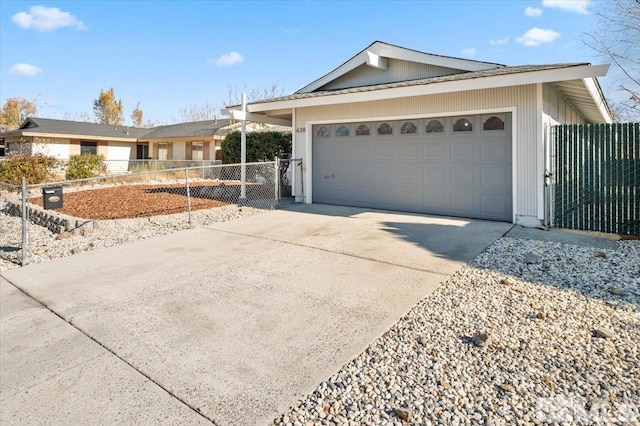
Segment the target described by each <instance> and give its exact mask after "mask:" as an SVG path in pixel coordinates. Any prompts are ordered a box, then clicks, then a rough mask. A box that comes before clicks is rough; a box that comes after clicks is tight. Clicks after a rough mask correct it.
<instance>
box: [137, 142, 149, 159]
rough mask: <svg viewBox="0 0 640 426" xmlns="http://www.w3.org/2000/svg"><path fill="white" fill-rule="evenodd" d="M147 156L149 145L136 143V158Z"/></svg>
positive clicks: (145, 157)
mask: <svg viewBox="0 0 640 426" xmlns="http://www.w3.org/2000/svg"><path fill="white" fill-rule="evenodd" d="M147 158H149V145H146V144H138V145H136V159H137V160H146V159H147Z"/></svg>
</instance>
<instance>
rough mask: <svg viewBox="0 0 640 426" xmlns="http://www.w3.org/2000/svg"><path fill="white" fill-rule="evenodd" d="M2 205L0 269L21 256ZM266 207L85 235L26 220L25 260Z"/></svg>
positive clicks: (16, 225)
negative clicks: (59, 231)
mask: <svg viewBox="0 0 640 426" xmlns="http://www.w3.org/2000/svg"><path fill="white" fill-rule="evenodd" d="M3 207H4V205H3V201H2V199H0V271H4V270H7V269H13V268H19V267H20V263H21V260H22V249H21V244H22V219H21V218H19V217H15V216H10V215H8V214H6V213H4V212H3ZM266 211H268V210H261V209H255V208H252V207H246V206H244V207H238V206H235V205H231V206H224V207H217V208H213V209H208V210H196V211H194V212H192V214H191V218H192V225H189V223H188V222H187V215H186V214H185V215H183V216H182V215H170V216H167V217H156V218H152V220H150V221H145V222H143V223H134V224H131V225H129V226H118V227H111V228H105V229H94V230H93V231H92V232H90V233H87V234H86V235H82V233H78V234H76V235H74V234H72V233H69V232H64V233H61V234H54V233H52V232H51V231H49V230H48V229H46V228H44V227H42V226H39V225H35V224H33V223H31V222H29V224H28V227H27V235H28V237H27V244H28V246H27V247H28V251H27V264H34V263H42V262H46V261H49V260H51V259H56V258H60V257H65V256H70V255H73V254H78V253H82V252H85V251H89V250H95V249H99V248H104V247H111V246H115V245H118V244H124V243H127V242H130V241H135V240H141V239H146V238H152V237H155V236H158V235H166V234H171V233H173V232H179V231H183V230H185V229H190V228H193V227H197V226H202V225H208V224H210V223H214V222H226V221H229V220H235V219H239V218H241V217H245V216H252V215H255V214H260V213H262V212H266Z"/></svg>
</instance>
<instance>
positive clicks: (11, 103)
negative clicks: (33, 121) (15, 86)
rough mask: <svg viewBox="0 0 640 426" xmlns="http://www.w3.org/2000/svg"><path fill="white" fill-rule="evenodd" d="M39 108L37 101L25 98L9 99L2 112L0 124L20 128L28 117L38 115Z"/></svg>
mask: <svg viewBox="0 0 640 426" xmlns="http://www.w3.org/2000/svg"><path fill="white" fill-rule="evenodd" d="M37 111H38V107H37V105H36V100H35V99H34V100H33V101H28V100H26V99H25V98H21V97H14V98H8V99H7V101H6V102H5V103H4V105H3V106H2V111H0V124H5V125H8V126H19V125H20V123H22V122H23V121H24V119H25V118H27V117H33V116H34V115H36V113H37Z"/></svg>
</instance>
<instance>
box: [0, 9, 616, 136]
mask: <svg viewBox="0 0 640 426" xmlns="http://www.w3.org/2000/svg"><path fill="white" fill-rule="evenodd" d="M590 7H593V4H592V3H590V1H589V0H573V1H572V0H570V1H558V0H544V1H542V0H536V1H534V0H532V1H517V0H516V1H506V0H503V1H411V2H403V1H388V2H387V1H353V2H348V1H293V0H292V1H280V2H274V1H255V2H241V1H233V2H231V1H209V2H207V1H196V2H190V1H154V2H151V1H147V2H137V1H66V2H65V1H55V2H49V1H38V0H36V1H35V2H25V1H11V0H8V1H7V0H3V1H2V2H0V28H1V29H0V98H1V102H3V103H4V101H5V100H6V99H7V98H9V97H13V96H21V97H24V98H27V99H34V98H37V101H38V105H39V115H40V116H43V117H53V118H71V119H74V118H75V119H77V118H80V117H81V114H85V115H88V116H90V117H91V118H92V119H93V112H92V102H93V100H94V99H96V98H97V96H98V94H99V92H100V89H108V88H110V87H113V88H114V90H115V93H116V96H118V97H120V98H122V100H123V103H124V109H125V117H126V119H127V120H128V119H129V115H130V113H131V110H132V109H133V108H134V107H135V105H136V104H137V103H138V102H140V107H141V108H142V110H143V111H144V113H145V119H151V120H152V121H154V122H156V123H160V124H168V123H172V122H175V121H177V120H179V118H180V111H181V110H183V109H186V108H190V107H192V106H195V105H202V104H204V103H209V104H213V105H216V106H218V107H222V106H223V104H224V101H225V100H226V98H227V93H228V86H229V85H231V86H235V87H238V88H242V87H246V89H247V90H248V91H250V90H251V89H253V88H261V87H266V86H270V85H272V84H273V83H278V84H279V86H280V87H281V88H282V89H284V92H285V94H288V93H290V92H293V91H295V90H297V89H299V88H300V87H302V86H304V85H306V84H308V83H310V82H311V81H313V80H315V79H316V78H318V77H320V76H322V75H324V74H326V73H327V72H329V71H331V70H332V69H334V68H335V67H337V66H338V65H340V64H341V63H343V62H344V61H346V60H347V59H349V58H350V57H351V56H353V55H355V54H356V53H358V52H359V51H360V50H362V49H364V48H365V47H367V46H368V45H369V44H371V43H372V42H373V41H375V40H381V41H385V42H388V43H392V44H396V45H400V46H404V47H408V48H411V49H415V50H420V51H424V52H429V53H436V54H441V55H448V56H456V57H464V58H469V59H477V60H482V61H488V62H497V63H502V64H507V65H517V64H544V63H557V62H593V63H603V62H605V61H604V60H603V59H600V58H598V57H596V56H595V55H594V54H593V53H592V51H590V50H589V49H588V48H587V47H585V46H584V45H583V43H582V42H581V41H580V37H581V35H582V34H583V33H588V32H589V31H590V30H591V28H592V22H593V15H591V14H590V13H589V8H590ZM607 80H609V78H607V79H605V80H603V81H601V83H602V85H603V89H604V90H605V93H607V94H608V95H610V96H611V95H613V93H612V91H611V89H613V85H612V84H610V83H608V81H607ZM610 85H611V87H609V86H610Z"/></svg>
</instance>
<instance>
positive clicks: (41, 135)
mask: <svg viewBox="0 0 640 426" xmlns="http://www.w3.org/2000/svg"><path fill="white" fill-rule="evenodd" d="M22 136H33V137H35V138H54V139H83V140H87V141H109V142H132V143H133V142H137V141H138V138H134V137H130V138H122V137H120V138H117V137H111V136H95V135H73V134H69V135H67V134H62V133H37V132H22Z"/></svg>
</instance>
